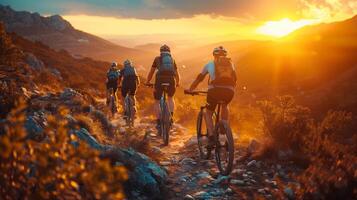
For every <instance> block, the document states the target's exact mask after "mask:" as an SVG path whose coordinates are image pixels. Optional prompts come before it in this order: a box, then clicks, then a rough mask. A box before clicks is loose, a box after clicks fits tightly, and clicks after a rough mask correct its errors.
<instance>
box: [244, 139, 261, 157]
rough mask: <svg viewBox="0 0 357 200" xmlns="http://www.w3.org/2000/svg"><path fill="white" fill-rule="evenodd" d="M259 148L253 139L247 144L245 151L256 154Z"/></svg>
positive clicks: (258, 144)
mask: <svg viewBox="0 0 357 200" xmlns="http://www.w3.org/2000/svg"><path fill="white" fill-rule="evenodd" d="M260 146H261V145H260V143H259V142H258V141H256V140H254V139H253V140H252V141H251V142H250V143H249V145H248V148H247V151H248V153H250V154H252V153H254V152H256V151H257V150H258V149H259V147H260Z"/></svg>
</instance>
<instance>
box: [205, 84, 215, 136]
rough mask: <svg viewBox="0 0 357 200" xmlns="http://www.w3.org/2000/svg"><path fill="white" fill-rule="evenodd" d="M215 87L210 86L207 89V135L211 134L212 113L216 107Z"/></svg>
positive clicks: (212, 128)
mask: <svg viewBox="0 0 357 200" xmlns="http://www.w3.org/2000/svg"><path fill="white" fill-rule="evenodd" d="M216 90H217V89H216V88H211V89H209V90H208V93H207V109H206V112H205V121H206V126H207V132H208V135H209V136H213V130H214V127H213V119H212V116H213V113H214V110H215V109H216V107H217V100H216Z"/></svg>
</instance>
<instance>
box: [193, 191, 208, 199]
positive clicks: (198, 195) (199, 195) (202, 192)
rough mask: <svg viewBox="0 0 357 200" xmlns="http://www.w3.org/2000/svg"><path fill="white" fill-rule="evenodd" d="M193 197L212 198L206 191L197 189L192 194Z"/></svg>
mask: <svg viewBox="0 0 357 200" xmlns="http://www.w3.org/2000/svg"><path fill="white" fill-rule="evenodd" d="M193 197H194V198H195V199H196V198H197V199H212V196H211V195H210V193H208V192H206V191H199V192H196V193H195V194H193Z"/></svg>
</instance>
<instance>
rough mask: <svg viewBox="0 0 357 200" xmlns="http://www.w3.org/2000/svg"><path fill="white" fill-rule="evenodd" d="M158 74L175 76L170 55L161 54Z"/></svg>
mask: <svg viewBox="0 0 357 200" xmlns="http://www.w3.org/2000/svg"><path fill="white" fill-rule="evenodd" d="M158 74H160V75H175V66H174V60H173V59H172V57H171V54H170V53H161V56H160V65H159V67H158Z"/></svg>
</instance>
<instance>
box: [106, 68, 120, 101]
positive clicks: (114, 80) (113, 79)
mask: <svg viewBox="0 0 357 200" xmlns="http://www.w3.org/2000/svg"><path fill="white" fill-rule="evenodd" d="M119 75H120V72H119V70H118V68H117V63H116V62H112V64H111V65H110V68H109V70H108V72H107V82H106V85H107V105H108V104H109V98H110V95H111V94H110V93H109V90H110V89H111V88H112V89H113V92H114V97H115V100H117V89H118V80H119Z"/></svg>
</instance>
